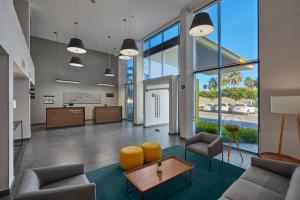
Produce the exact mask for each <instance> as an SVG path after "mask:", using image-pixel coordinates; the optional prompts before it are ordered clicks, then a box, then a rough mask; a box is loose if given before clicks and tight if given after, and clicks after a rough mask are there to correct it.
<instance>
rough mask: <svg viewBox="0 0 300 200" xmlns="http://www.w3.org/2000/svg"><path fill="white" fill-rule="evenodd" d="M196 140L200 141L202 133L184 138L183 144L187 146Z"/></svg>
mask: <svg viewBox="0 0 300 200" xmlns="http://www.w3.org/2000/svg"><path fill="white" fill-rule="evenodd" d="M197 142H202V135H201V134H197V135H195V136H193V137H190V138H187V139H186V140H185V146H189V145H191V144H195V143H197Z"/></svg>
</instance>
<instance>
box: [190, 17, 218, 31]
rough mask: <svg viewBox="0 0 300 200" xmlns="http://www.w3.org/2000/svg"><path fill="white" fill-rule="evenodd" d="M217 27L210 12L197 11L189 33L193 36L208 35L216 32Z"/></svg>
mask: <svg viewBox="0 0 300 200" xmlns="http://www.w3.org/2000/svg"><path fill="white" fill-rule="evenodd" d="M214 30H215V28H214V25H213V23H212V21H211V18H210V16H209V14H208V13H206V12H200V13H197V14H196V15H195V17H194V19H193V22H192V25H191V28H190V31H189V34H190V35H191V36H200V37H203V36H207V35H209V34H211V33H212V32H214Z"/></svg>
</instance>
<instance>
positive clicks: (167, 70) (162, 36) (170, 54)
mask: <svg viewBox="0 0 300 200" xmlns="http://www.w3.org/2000/svg"><path fill="white" fill-rule="evenodd" d="M143 46H144V79H150V78H157V77H162V76H167V75H177V74H178V70H179V56H178V53H179V47H178V46H179V23H176V24H174V25H172V26H170V27H168V28H166V29H165V30H163V31H161V32H159V33H157V34H156V35H154V36H152V37H151V38H149V39H148V40H146V41H144V45H143Z"/></svg>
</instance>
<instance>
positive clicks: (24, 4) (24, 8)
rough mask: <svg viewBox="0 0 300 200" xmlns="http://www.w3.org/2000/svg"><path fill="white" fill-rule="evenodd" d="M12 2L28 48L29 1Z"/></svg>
mask: <svg viewBox="0 0 300 200" xmlns="http://www.w3.org/2000/svg"><path fill="white" fill-rule="evenodd" d="M13 2H14V7H15V10H16V13H17V16H18V19H19V22H20V25H21V28H22V31H23V34H24V37H25V40H26V42H27V45H28V48H30V1H25V0H14V1H13Z"/></svg>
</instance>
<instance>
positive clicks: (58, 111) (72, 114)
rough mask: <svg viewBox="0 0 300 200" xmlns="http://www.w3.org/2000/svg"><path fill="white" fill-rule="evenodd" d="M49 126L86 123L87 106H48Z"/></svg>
mask: <svg viewBox="0 0 300 200" xmlns="http://www.w3.org/2000/svg"><path fill="white" fill-rule="evenodd" d="M46 123H47V128H59V127H69V126H84V125H85V108H84V107H74V108H47V110H46Z"/></svg>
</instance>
